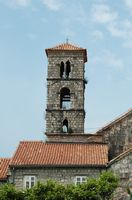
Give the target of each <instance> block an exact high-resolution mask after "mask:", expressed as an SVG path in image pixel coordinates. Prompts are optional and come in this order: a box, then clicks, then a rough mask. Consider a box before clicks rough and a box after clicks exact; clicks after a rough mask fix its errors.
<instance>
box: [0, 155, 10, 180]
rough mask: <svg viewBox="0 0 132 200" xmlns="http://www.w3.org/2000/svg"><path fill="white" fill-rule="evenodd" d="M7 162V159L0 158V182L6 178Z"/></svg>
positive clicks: (8, 160)
mask: <svg viewBox="0 0 132 200" xmlns="http://www.w3.org/2000/svg"><path fill="white" fill-rule="evenodd" d="M9 162H10V159H9V158H0V180H5V179H6V178H7V170H8V167H9Z"/></svg>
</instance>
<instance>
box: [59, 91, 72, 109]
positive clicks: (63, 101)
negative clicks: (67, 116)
mask: <svg viewBox="0 0 132 200" xmlns="http://www.w3.org/2000/svg"><path fill="white" fill-rule="evenodd" d="M60 108H62V109H70V108H71V95H70V90H69V89H68V88H62V89H61V91H60Z"/></svg>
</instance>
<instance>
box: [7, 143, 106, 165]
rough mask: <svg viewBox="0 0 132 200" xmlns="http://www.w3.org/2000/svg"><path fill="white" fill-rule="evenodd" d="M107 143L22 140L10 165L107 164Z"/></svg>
mask: <svg viewBox="0 0 132 200" xmlns="http://www.w3.org/2000/svg"><path fill="white" fill-rule="evenodd" d="M107 162H108V147H107V145H106V144H79V143H76V144H70V143H67V144H66V143H62V144H61V143H54V144H53V143H44V142H42V141H40V142H39V141H38V142H37V141H35V142H30V141H29V142H26V141H25V142H24V141H23V142H20V144H19V146H18V149H17V150H16V153H15V155H14V157H13V158H12V161H11V163H10V166H28V165H29V166H32V165H43V166H70V165H71V166H78V165H82V166H84V165H101V166H102V165H106V163H107Z"/></svg>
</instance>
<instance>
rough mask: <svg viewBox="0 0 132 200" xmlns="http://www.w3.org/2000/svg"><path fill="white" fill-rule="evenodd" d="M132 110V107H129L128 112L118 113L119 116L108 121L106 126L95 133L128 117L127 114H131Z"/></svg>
mask: <svg viewBox="0 0 132 200" xmlns="http://www.w3.org/2000/svg"><path fill="white" fill-rule="evenodd" d="M131 112H132V108H129V109H128V110H127V111H126V112H123V113H122V114H120V115H118V117H115V119H113V120H111V121H110V122H108V123H106V124H105V125H104V126H102V127H101V128H100V129H98V130H97V131H96V132H95V133H93V134H97V133H99V132H101V131H102V130H103V129H106V128H107V127H109V126H110V125H112V124H113V123H116V122H118V121H120V120H121V119H123V118H124V117H126V116H127V115H129V114H130V113H131Z"/></svg>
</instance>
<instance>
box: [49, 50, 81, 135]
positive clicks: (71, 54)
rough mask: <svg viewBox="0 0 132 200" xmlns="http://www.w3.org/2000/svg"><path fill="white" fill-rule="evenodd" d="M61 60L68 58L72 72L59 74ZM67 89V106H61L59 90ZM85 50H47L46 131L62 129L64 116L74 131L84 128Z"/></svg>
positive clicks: (56, 131) (59, 130) (54, 131)
mask: <svg viewBox="0 0 132 200" xmlns="http://www.w3.org/2000/svg"><path fill="white" fill-rule="evenodd" d="M62 61H63V63H64V65H66V62H67V61H69V62H70V66H71V72H70V75H69V77H68V78H66V77H63V78H61V77H60V66H61V62H62ZM62 88H68V89H69V90H70V108H66V109H65V108H61V103H60V99H61V98H60V96H61V95H60V94H61V93H60V91H61V89H62ZM84 88H85V83H84V53H83V52H81V51H80V52H78V51H75V50H74V51H59V52H55V51H54V52H51V53H49V54H48V78H47V109H46V133H47V134H50V133H61V132H62V130H61V129H62V126H63V120H64V119H66V120H68V127H70V128H71V129H72V131H73V132H74V133H83V132H84V119H85V112H84Z"/></svg>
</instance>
